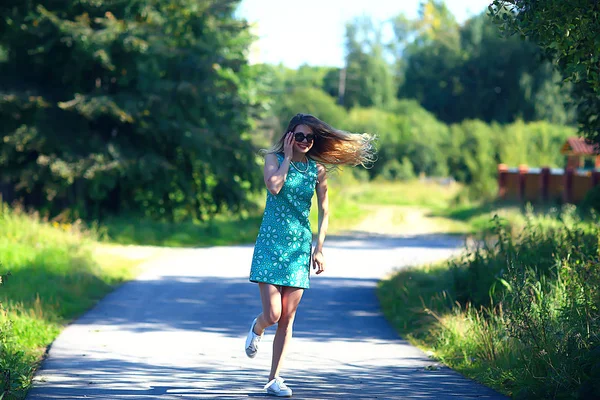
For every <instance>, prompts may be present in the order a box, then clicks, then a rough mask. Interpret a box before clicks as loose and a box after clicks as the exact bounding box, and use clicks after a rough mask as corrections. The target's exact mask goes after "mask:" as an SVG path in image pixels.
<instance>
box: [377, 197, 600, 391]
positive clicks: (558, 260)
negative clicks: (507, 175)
mask: <svg viewBox="0 0 600 400" xmlns="http://www.w3.org/2000/svg"><path fill="white" fill-rule="evenodd" d="M523 218H524V224H521V225H520V226H518V227H517V226H516V225H515V226H510V225H509V224H506V223H504V224H503V223H498V224H497V228H496V229H495V230H494V231H493V232H492V233H493V234H494V236H493V237H491V238H490V239H491V240H490V241H489V242H488V244H487V245H486V246H484V247H482V248H479V249H476V250H472V251H471V252H469V253H467V254H466V255H465V256H464V257H462V258H459V259H456V260H452V261H450V262H446V263H441V264H437V265H433V266H431V265H428V266H422V267H415V268H411V269H407V270H403V271H401V272H399V273H397V274H396V275H394V276H392V277H390V278H389V279H386V280H384V281H382V282H380V284H379V288H378V296H379V299H380V302H381V305H382V309H383V311H384V313H385V315H386V317H387V318H388V319H389V321H390V322H391V323H392V324H393V326H394V327H396V329H397V330H398V332H399V333H400V334H401V335H403V336H404V337H406V338H407V339H409V340H410V341H411V342H413V343H414V344H416V345H418V346H420V347H421V348H423V349H424V350H426V351H428V352H430V354H432V355H433V356H434V357H436V358H438V359H440V360H441V361H443V362H444V363H446V364H447V365H449V366H450V367H452V368H454V369H456V370H458V371H459V372H461V373H463V374H465V375H467V376H469V377H472V378H474V379H476V380H479V381H480V382H482V383H484V384H486V385H488V386H491V387H493V388H495V389H497V390H499V391H501V392H503V393H506V394H509V395H512V396H514V398H523V399H537V398H565V399H571V398H572V399H592V398H598V396H600V334H599V332H600V264H599V263H598V255H599V248H598V246H599V244H598V241H599V239H600V228H599V227H598V223H597V222H598V221H591V222H590V221H580V220H579V219H578V218H577V217H576V216H575V213H574V211H573V210H572V209H569V208H567V209H566V210H565V211H563V212H562V213H557V214H556V215H540V216H534V215H533V214H530V215H528V216H525V217H523Z"/></svg>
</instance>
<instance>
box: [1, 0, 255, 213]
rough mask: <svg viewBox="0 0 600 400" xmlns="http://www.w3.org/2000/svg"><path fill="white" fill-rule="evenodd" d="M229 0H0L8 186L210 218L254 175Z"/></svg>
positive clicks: (249, 84)
mask: <svg viewBox="0 0 600 400" xmlns="http://www.w3.org/2000/svg"><path fill="white" fill-rule="evenodd" d="M237 3H238V2H237V1H233V0H226V1H213V0H202V1H196V0H194V1H191V0H177V1H163V0H137V1H134V2H97V1H83V2H82V1H67V2H50V3H48V2H41V1H27V2H20V3H18V5H17V4H16V3H14V4H11V2H9V3H3V4H2V5H0V15H2V17H0V46H2V47H3V48H4V49H6V52H7V60H6V61H4V62H3V63H0V77H1V87H2V90H1V91H0V118H2V120H3V121H4V123H3V124H2V128H0V130H1V132H2V136H3V137H4V140H3V141H2V143H0V165H1V166H2V171H3V177H2V179H3V180H4V181H5V182H4V183H9V184H11V185H14V187H15V188H16V190H17V192H18V195H19V197H24V198H25V199H26V201H27V203H28V204H31V205H34V206H36V207H38V208H41V209H44V210H47V211H48V212H50V213H52V214H56V213H58V212H61V211H62V210H63V209H64V208H65V207H67V206H70V207H71V209H72V211H73V212H74V213H75V214H76V215H80V216H82V217H87V218H89V217H102V216H106V215H112V214H117V213H121V212H129V213H135V214H141V215H144V216H148V217H153V218H164V219H170V220H177V219H180V218H184V217H186V218H188V217H189V218H196V219H204V218H205V217H207V216H208V215H211V214H214V213H217V212H219V211H221V210H223V209H231V210H239V209H242V208H244V207H245V204H246V196H247V193H248V191H249V190H251V189H253V188H254V187H255V185H256V184H257V183H258V182H259V181H260V179H259V170H258V168H257V167H256V163H255V157H254V149H253V147H252V145H251V144H250V142H249V140H248V135H247V132H248V131H249V129H250V128H251V120H250V116H251V115H250V111H251V108H252V106H253V105H254V104H256V103H258V102H260V99H259V98H258V97H257V94H256V91H255V90H254V84H253V80H254V76H253V75H252V71H251V70H250V69H249V68H248V66H247V62H246V56H245V53H246V50H247V48H248V46H249V44H250V43H251V40H252V37H251V36H250V34H249V32H248V26H247V24H246V23H245V22H244V21H239V20H236V19H234V17H233V13H234V11H235V7H236V6H237Z"/></svg>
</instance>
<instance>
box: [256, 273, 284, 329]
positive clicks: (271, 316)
mask: <svg viewBox="0 0 600 400" xmlns="http://www.w3.org/2000/svg"><path fill="white" fill-rule="evenodd" d="M258 288H259V290H260V299H261V302H262V309H263V311H262V313H260V314H259V316H258V317H257V319H256V325H254V333H256V334H257V335H262V334H263V332H264V331H265V329H267V328H268V327H269V326H271V325H274V324H276V323H277V322H278V321H279V317H280V316H281V304H282V300H281V292H280V289H279V288H278V287H277V286H275V285H270V284H268V283H259V284H258Z"/></svg>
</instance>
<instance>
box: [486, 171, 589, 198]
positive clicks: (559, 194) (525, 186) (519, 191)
mask: <svg viewBox="0 0 600 400" xmlns="http://www.w3.org/2000/svg"><path fill="white" fill-rule="evenodd" d="M598 184H600V170H593V171H583V170H576V169H573V168H567V169H566V171H565V170H563V169H560V168H547V167H545V168H529V167H527V166H526V165H520V166H519V167H518V168H508V167H507V166H506V165H504V164H500V165H498V197H499V198H500V199H502V200H510V201H520V202H531V203H542V202H560V203H573V204H577V203H579V202H580V201H581V200H583V198H584V197H585V195H586V193H587V192H588V191H589V190H590V189H591V188H593V187H594V186H596V185H598Z"/></svg>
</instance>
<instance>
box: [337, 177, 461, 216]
mask: <svg viewBox="0 0 600 400" xmlns="http://www.w3.org/2000/svg"><path fill="white" fill-rule="evenodd" d="M460 189H461V185H459V184H450V185H441V184H439V183H436V182H425V181H423V182H422V181H418V180H414V181H407V182H385V181H375V182H361V183H359V184H353V185H348V186H347V187H346V189H345V192H344V194H345V195H346V196H348V197H349V199H350V200H352V201H353V202H355V203H357V204H364V205H395V206H419V207H425V208H429V209H432V210H443V209H446V208H447V207H448V206H449V205H450V204H451V203H452V201H453V199H454V198H455V197H456V196H457V194H458V193H459V191H460Z"/></svg>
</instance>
